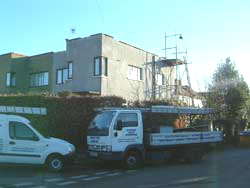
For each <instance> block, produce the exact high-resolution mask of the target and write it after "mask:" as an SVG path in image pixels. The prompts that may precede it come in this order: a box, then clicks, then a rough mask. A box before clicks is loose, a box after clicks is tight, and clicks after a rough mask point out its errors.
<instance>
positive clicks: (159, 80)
mask: <svg viewBox="0 0 250 188" xmlns="http://www.w3.org/2000/svg"><path fill="white" fill-rule="evenodd" d="M163 79H164V76H163V74H156V83H157V85H158V86H162V85H163V84H164V80H163Z"/></svg>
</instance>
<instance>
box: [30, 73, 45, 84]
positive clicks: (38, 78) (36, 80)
mask: <svg viewBox="0 0 250 188" xmlns="http://www.w3.org/2000/svg"><path fill="white" fill-rule="evenodd" d="M46 74H47V77H46V76H45V75H46ZM33 76H34V80H33V81H32V79H33V78H32V77H33ZM45 78H47V79H45ZM40 82H41V83H40ZM48 85H49V71H43V72H34V73H30V87H46V86H48Z"/></svg>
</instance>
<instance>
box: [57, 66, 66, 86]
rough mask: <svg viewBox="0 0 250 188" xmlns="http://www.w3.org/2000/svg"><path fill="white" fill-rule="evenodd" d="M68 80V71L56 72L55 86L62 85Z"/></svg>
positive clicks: (60, 70)
mask: <svg viewBox="0 0 250 188" xmlns="http://www.w3.org/2000/svg"><path fill="white" fill-rule="evenodd" d="M68 78H69V69H67V68H66V69H58V70H56V84H64V83H65V82H66V80H68Z"/></svg>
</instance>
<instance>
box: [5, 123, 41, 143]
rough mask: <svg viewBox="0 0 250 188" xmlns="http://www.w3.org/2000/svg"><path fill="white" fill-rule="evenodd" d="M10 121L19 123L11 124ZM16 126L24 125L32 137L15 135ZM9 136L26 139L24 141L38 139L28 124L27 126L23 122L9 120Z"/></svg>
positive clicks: (13, 138) (14, 138)
mask: <svg viewBox="0 0 250 188" xmlns="http://www.w3.org/2000/svg"><path fill="white" fill-rule="evenodd" d="M12 123H19V124H21V125H15V124H14V125H13V124H12ZM16 126H24V127H26V128H27V129H28V130H29V131H30V132H31V133H32V134H33V137H32V138H28V137H27V138H25V137H17V135H16ZM12 128H13V131H12ZM12 134H13V135H12ZM9 138H10V139H12V140H26V141H39V140H40V139H39V136H38V135H37V134H36V133H35V132H34V131H33V130H32V129H31V128H30V127H29V126H27V125H26V124H25V123H23V122H18V121H9Z"/></svg>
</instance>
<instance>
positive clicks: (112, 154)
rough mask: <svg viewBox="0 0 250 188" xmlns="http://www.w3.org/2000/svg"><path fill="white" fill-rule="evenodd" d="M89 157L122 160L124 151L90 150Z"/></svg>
mask: <svg viewBox="0 0 250 188" xmlns="http://www.w3.org/2000/svg"><path fill="white" fill-rule="evenodd" d="M88 157H89V158H94V159H101V160H109V161H111V160H122V159H123V153H122V152H100V151H88Z"/></svg>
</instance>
